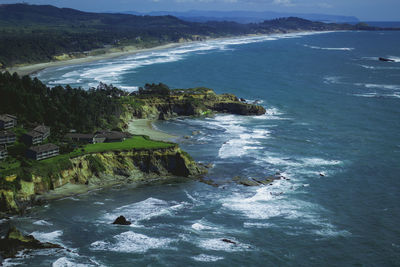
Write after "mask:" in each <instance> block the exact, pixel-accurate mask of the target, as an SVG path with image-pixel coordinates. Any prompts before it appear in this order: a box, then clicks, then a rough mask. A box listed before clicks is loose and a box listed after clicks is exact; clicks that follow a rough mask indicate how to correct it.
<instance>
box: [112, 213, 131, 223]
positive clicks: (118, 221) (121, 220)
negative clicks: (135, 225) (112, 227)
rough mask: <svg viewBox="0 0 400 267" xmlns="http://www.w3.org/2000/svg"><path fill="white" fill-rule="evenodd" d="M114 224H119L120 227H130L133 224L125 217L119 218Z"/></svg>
mask: <svg viewBox="0 0 400 267" xmlns="http://www.w3.org/2000/svg"><path fill="white" fill-rule="evenodd" d="M112 224H119V225H130V224H131V222H130V221H127V220H126V218H125V217H124V216H122V215H121V216H119V217H118V218H117V219H115V221H114V222H113V223H112Z"/></svg>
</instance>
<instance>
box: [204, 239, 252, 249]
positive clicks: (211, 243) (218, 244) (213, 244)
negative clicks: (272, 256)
mask: <svg viewBox="0 0 400 267" xmlns="http://www.w3.org/2000/svg"><path fill="white" fill-rule="evenodd" d="M222 239H224V238H223V237H221V238H210V239H202V240H200V241H199V243H198V246H199V247H200V248H203V249H206V250H217V251H227V252H234V251H243V250H249V249H250V248H251V246H250V245H248V244H243V243H240V242H239V241H237V240H236V239H233V238H228V239H229V240H231V241H233V242H235V243H236V244H232V243H228V242H224V241H222Z"/></svg>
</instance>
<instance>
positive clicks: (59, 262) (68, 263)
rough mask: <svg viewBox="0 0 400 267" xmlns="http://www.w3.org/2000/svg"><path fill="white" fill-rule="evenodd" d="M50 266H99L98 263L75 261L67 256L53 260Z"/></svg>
mask: <svg viewBox="0 0 400 267" xmlns="http://www.w3.org/2000/svg"><path fill="white" fill-rule="evenodd" d="M52 266H53V267H85V266H99V265H92V264H86V263H85V264H82V263H77V262H74V261H73V260H72V259H69V258H67V257H61V258H59V259H57V260H56V261H55V262H53V264H52Z"/></svg>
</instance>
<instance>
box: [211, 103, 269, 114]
mask: <svg viewBox="0 0 400 267" xmlns="http://www.w3.org/2000/svg"><path fill="white" fill-rule="evenodd" d="M213 109H214V110H216V111H218V112H224V113H230V114H237V115H262V114H264V113H265V112H266V111H265V108H263V107H262V106H257V105H250V104H246V103H242V102H219V103H215V104H214V108H213Z"/></svg>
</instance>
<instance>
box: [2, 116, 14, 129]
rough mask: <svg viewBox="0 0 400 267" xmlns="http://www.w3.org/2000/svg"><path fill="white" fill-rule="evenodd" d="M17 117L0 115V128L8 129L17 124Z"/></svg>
mask: <svg viewBox="0 0 400 267" xmlns="http://www.w3.org/2000/svg"><path fill="white" fill-rule="evenodd" d="M17 123H18V121H17V117H16V116H13V115H10V114H1V115H0V129H10V128H13V127H15V126H17Z"/></svg>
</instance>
